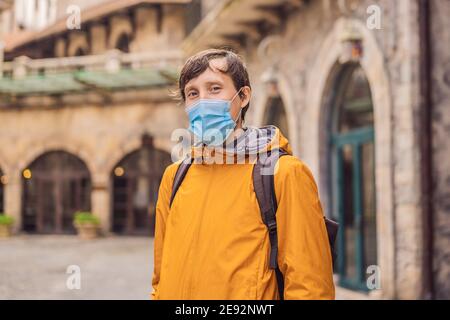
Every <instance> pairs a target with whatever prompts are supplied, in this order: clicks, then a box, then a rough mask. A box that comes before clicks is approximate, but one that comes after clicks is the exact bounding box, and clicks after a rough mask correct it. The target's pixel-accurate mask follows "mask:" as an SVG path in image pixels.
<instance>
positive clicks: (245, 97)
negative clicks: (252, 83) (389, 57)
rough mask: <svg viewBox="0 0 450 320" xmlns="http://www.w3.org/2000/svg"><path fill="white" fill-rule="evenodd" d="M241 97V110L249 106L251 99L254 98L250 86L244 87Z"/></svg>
mask: <svg viewBox="0 0 450 320" xmlns="http://www.w3.org/2000/svg"><path fill="white" fill-rule="evenodd" d="M239 97H240V98H241V102H242V104H241V108H244V107H245V106H246V105H248V104H249V102H250V99H251V97H252V89H251V88H250V87H249V86H245V87H242V90H241V92H240V93H239Z"/></svg>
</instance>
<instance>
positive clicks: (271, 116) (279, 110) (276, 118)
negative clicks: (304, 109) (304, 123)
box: [263, 96, 289, 139]
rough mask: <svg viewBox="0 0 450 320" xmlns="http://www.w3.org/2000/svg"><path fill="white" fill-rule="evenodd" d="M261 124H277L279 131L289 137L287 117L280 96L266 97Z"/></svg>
mask: <svg viewBox="0 0 450 320" xmlns="http://www.w3.org/2000/svg"><path fill="white" fill-rule="evenodd" d="M263 124H264V125H269V124H273V125H275V126H277V127H278V128H279V129H280V131H281V133H283V135H284V136H285V137H286V138H288V139H289V123H288V117H287V113H286V109H285V107H284V103H283V100H282V99H281V97H280V96H277V97H271V98H269V99H268V101H267V107H266V109H265V114H264V120H263Z"/></svg>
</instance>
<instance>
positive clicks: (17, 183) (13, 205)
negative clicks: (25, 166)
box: [4, 171, 22, 233]
mask: <svg viewBox="0 0 450 320" xmlns="http://www.w3.org/2000/svg"><path fill="white" fill-rule="evenodd" d="M6 174H7V179H8V181H7V183H6V185H5V187H4V188H5V189H4V190H5V195H4V197H5V208H4V209H5V213H6V214H7V215H10V216H12V217H13V218H14V226H13V233H17V232H19V231H20V230H21V229H22V212H21V211H22V210H21V209H22V203H21V199H22V179H21V175H20V172H19V171H13V172H7V173H6Z"/></svg>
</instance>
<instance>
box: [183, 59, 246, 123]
mask: <svg viewBox="0 0 450 320" xmlns="http://www.w3.org/2000/svg"><path fill="white" fill-rule="evenodd" d="M220 69H226V60H225V58H218V59H213V60H211V61H210V68H207V69H206V70H205V71H204V72H203V73H201V74H200V75H199V76H198V77H196V78H194V79H191V80H190V81H189V82H188V83H187V84H186V86H185V88H184V94H185V97H186V101H185V106H186V107H189V106H190V105H192V104H193V103H195V102H196V101H197V100H199V99H221V100H231V99H232V98H233V97H234V96H235V95H236V93H237V91H238V90H239V89H240V88H235V87H234V83H233V80H232V79H231V77H230V76H229V75H227V74H225V73H223V72H222V71H220ZM241 92H243V93H244V94H245V98H243V99H241V98H240V97H239V95H236V97H235V98H234V100H233V102H232V104H231V107H230V114H231V117H232V118H233V119H235V120H236V117H237V116H238V113H239V110H240V109H241V108H243V107H245V106H246V105H247V104H248V102H249V99H250V88H249V87H243V88H242V89H241ZM240 127H241V119H239V122H238V124H237V126H236V128H240Z"/></svg>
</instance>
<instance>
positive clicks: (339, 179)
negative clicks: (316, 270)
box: [330, 65, 377, 291]
mask: <svg viewBox="0 0 450 320" xmlns="http://www.w3.org/2000/svg"><path fill="white" fill-rule="evenodd" d="M338 80H339V81H337V83H338V85H337V87H336V96H335V97H334V105H333V108H334V112H333V119H332V120H333V122H332V130H331V135H330V148H331V153H330V154H331V159H330V163H331V166H332V167H331V169H332V175H331V177H332V188H331V190H332V202H333V206H332V208H333V215H334V217H335V218H337V220H338V222H339V224H340V230H339V233H338V252H339V253H338V261H337V266H336V267H337V270H336V271H337V273H338V275H339V285H340V286H343V287H347V288H350V289H355V290H362V291H367V290H368V288H367V285H366V279H367V277H368V276H369V275H368V274H367V273H366V271H367V268H368V267H369V266H371V265H376V264H377V245H376V210H375V199H376V195H375V162H374V159H375V149H374V128H373V106H372V99H371V94H370V87H369V84H368V82H367V79H366V78H365V75H364V72H363V70H362V69H361V67H360V66H359V65H350V66H347V67H346V68H345V69H344V70H343V72H342V74H341V76H340V77H339V79H338Z"/></svg>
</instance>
